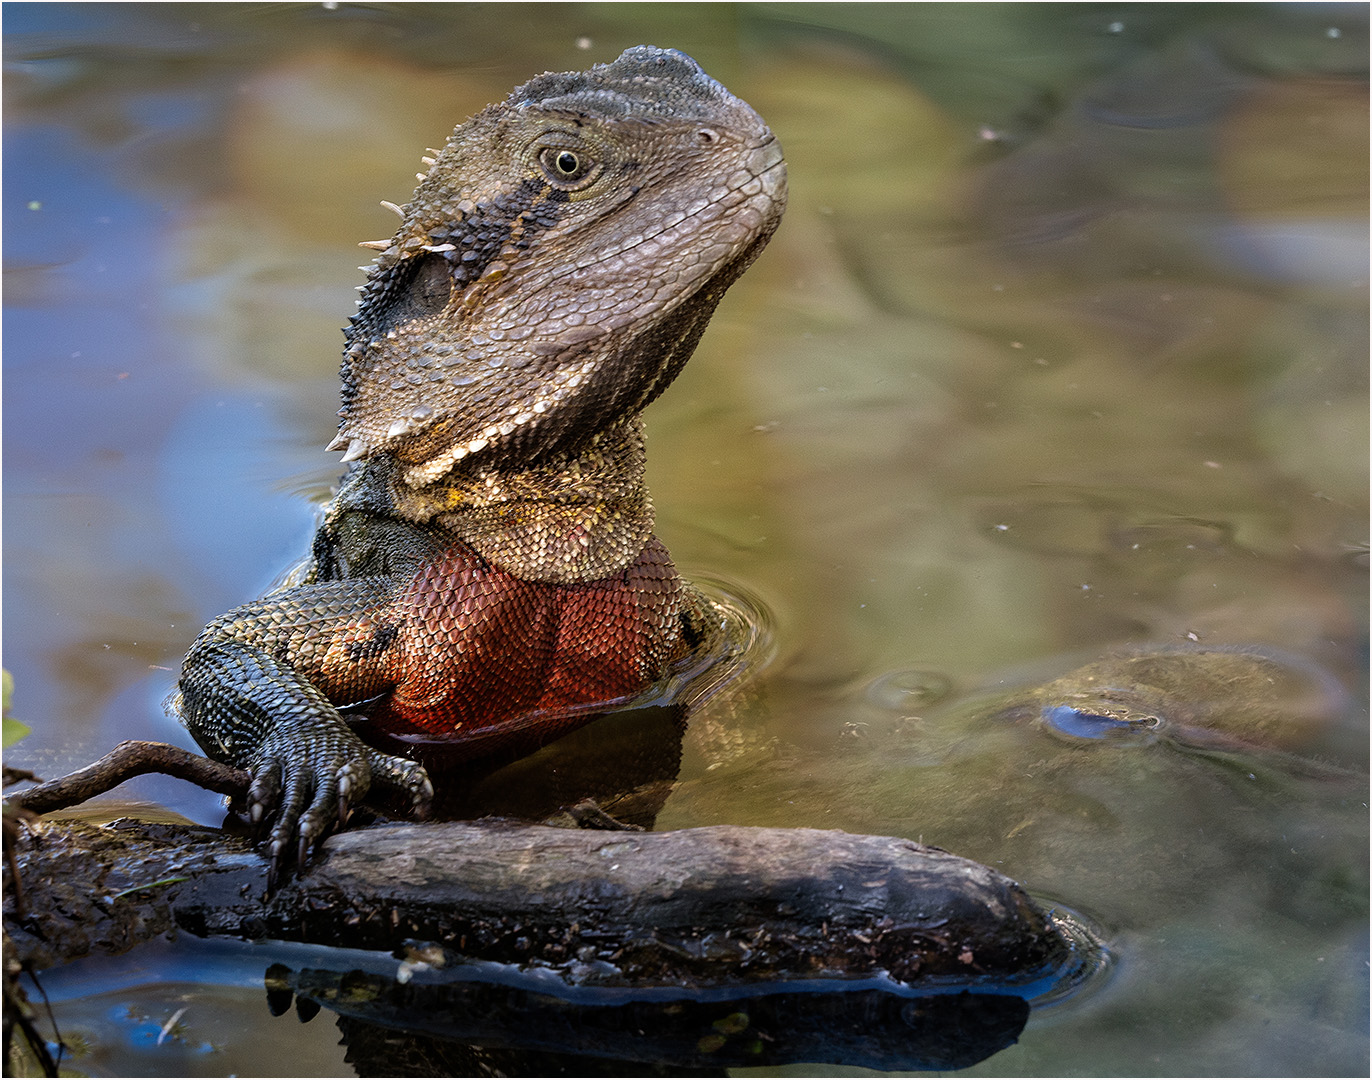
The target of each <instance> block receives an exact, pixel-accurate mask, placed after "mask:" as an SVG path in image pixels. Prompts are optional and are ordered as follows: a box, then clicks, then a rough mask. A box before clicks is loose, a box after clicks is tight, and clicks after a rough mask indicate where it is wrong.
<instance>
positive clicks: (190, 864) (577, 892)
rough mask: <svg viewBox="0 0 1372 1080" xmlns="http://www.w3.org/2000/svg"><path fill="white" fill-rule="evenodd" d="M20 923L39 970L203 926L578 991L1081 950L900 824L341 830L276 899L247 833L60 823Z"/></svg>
mask: <svg viewBox="0 0 1372 1080" xmlns="http://www.w3.org/2000/svg"><path fill="white" fill-rule="evenodd" d="M18 848H19V850H18V855H19V867H20V872H21V874H22V875H23V879H24V886H25V889H26V891H27V893H28V897H29V904H28V913H27V914H26V915H22V916H21V915H16V913H15V911H14V908H13V901H12V896H13V889H9V890H7V896H6V900H5V927H6V929H7V931H8V932H9V934H10V936H11V939H12V943H13V946H14V948H15V949H16V950H17V951H18V953H19V955H20V957H21V958H22V959H23V960H25V961H26V962H27V963H28V964H29V965H30V966H31V967H36V968H44V967H50V966H53V965H56V964H59V963H63V962H65V961H67V960H71V959H75V958H76V957H78V956H81V955H84V954H85V953H87V952H91V951H106V952H121V951H123V950H125V949H127V948H129V947H131V946H133V945H135V944H137V943H138V942H139V941H143V940H147V939H149V938H152V937H155V936H158V935H160V934H162V933H165V932H166V931H168V930H172V929H174V928H180V929H182V930H185V931H188V932H190V933H192V934H196V935H202V936H229V937H237V938H245V939H252V940H257V939H267V938H272V939H278V940H283V941H297V942H306V943H316V944H328V945H334V946H342V947H352V948H359V949H381V950H397V949H401V948H403V947H405V946H406V945H407V943H408V944H413V943H414V942H415V941H416V940H418V941H422V942H436V943H438V944H440V945H441V946H442V947H443V949H444V953H445V955H446V956H447V957H448V958H449V959H452V960H456V959H458V958H465V959H472V960H488V961H498V962H506V963H513V964H520V965H528V966H537V967H541V968H545V969H552V970H553V971H554V972H558V973H561V974H562V975H563V976H564V977H566V978H567V979H568V980H569V981H572V982H574V983H576V984H577V985H582V986H584V985H588V984H590V985H599V986H652V985H656V986H664V985H668V986H685V987H709V986H735V985H739V984H741V983H744V982H748V983H756V982H775V981H778V980H786V979H811V978H821V977H841V978H854V977H865V976H873V975H880V974H882V973H889V975H890V976H891V977H893V978H895V979H897V980H900V981H901V982H905V983H908V984H911V985H925V984H928V985H939V984H943V983H945V982H952V983H957V982H964V983H977V982H982V981H995V982H998V983H1001V984H1004V983H1010V984H1028V983H1029V982H1031V981H1033V980H1036V979H1039V978H1042V977H1043V976H1044V975H1045V974H1048V973H1050V972H1051V971H1053V970H1054V969H1056V968H1060V967H1061V966H1063V965H1064V964H1065V963H1067V962H1068V959H1069V957H1070V955H1071V953H1072V945H1071V944H1070V943H1069V942H1068V940H1067V938H1066V937H1065V936H1064V934H1063V933H1062V932H1061V931H1060V930H1059V928H1058V927H1057V926H1055V924H1054V922H1053V920H1052V919H1051V918H1050V917H1049V916H1048V915H1046V914H1045V913H1044V912H1043V911H1042V910H1041V909H1040V908H1038V907H1037V906H1036V905H1035V904H1034V903H1033V901H1031V900H1030V899H1029V898H1028V896H1026V895H1025V893H1024V892H1023V890H1022V889H1021V888H1020V887H1019V886H1018V885H1017V884H1015V883H1014V882H1013V881H1011V880H1010V879H1008V878H1006V877H1004V876H1002V875H1000V874H998V873H996V872H995V871H993V870H991V869H989V868H988V867H984V866H981V865H979V864H978V863H974V862H971V861H969V860H967V859H962V858H959V857H957V856H955V855H950V854H948V853H947V852H944V851H941V850H939V849H937V848H930V847H924V846H921V845H919V844H916V843H914V842H912V841H909V840H902V839H897V838H892V837H874V836H855V835H851V834H848V833H841V832H821V831H817V830H810V829H763V828H747V827H738V826H716V827H711V828H700V829H684V830H680V831H676V832H662V833H622V832H613V833H609V832H591V831H583V830H576V829H560V828H551V827H547V826H534V825H523V824H517V823H513V822H508V821H480V822H473V823H456V822H447V823H424V824H414V825H409V824H406V825H375V826H371V827H369V828H363V829H357V830H354V831H351V832H345V833H342V834H339V835H337V836H334V837H331V838H330V839H329V840H328V841H327V842H326V844H325V845H324V847H323V849H322V851H321V852H320V854H319V855H318V856H317V858H316V859H315V860H314V861H313V862H312V864H311V865H310V866H308V867H307V868H306V869H305V870H304V872H303V873H302V874H300V876H299V877H297V878H295V879H293V880H292V881H290V882H288V883H287V884H286V885H284V886H283V887H282V888H280V889H279V890H278V891H277V892H276V893H275V894H274V895H272V896H271V897H267V896H266V895H265V891H266V890H265V886H266V875H267V865H266V862H265V861H264V860H263V859H262V858H261V857H260V856H259V855H257V854H256V853H255V852H254V851H253V849H252V848H251V846H250V845H249V844H248V842H247V841H246V840H244V839H242V838H238V837H233V836H229V835H226V834H224V833H222V832H219V831H216V830H212V829H204V828H199V827H194V826H178V825H151V824H145V823H139V822H133V821H120V822H115V823H113V824H111V825H108V826H96V825H90V824H86V823H80V822H73V821H60V820H45V821H43V822H41V823H38V824H37V825H35V826H34V827H33V830H32V831H31V832H29V833H28V834H27V835H24V836H22V837H21V838H20V839H19V840H18Z"/></svg>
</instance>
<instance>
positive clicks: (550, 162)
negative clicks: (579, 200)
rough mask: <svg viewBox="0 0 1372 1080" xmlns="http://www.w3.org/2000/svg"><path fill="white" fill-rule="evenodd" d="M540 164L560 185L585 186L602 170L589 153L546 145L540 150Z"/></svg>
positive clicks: (548, 175)
mask: <svg viewBox="0 0 1372 1080" xmlns="http://www.w3.org/2000/svg"><path fill="white" fill-rule="evenodd" d="M538 164H539V166H540V167H541V168H542V169H543V174H544V175H545V176H547V178H548V179H549V180H551V181H552V182H553V183H554V184H555V185H557V186H558V187H585V186H586V184H588V183H590V181H591V180H592V179H594V178H595V176H596V174H597V173H598V172H599V171H600V170H599V165H598V163H597V162H596V161H595V160H594V159H593V158H591V157H590V156H589V155H587V154H584V153H578V152H577V151H575V150H568V149H566V148H559V147H555V146H546V147H544V148H543V149H542V150H540V151H539V152H538Z"/></svg>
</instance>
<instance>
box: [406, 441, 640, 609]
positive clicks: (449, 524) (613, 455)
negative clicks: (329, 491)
mask: <svg viewBox="0 0 1372 1080" xmlns="http://www.w3.org/2000/svg"><path fill="white" fill-rule="evenodd" d="M644 460H645V454H644V445H643V428H642V423H641V421H640V420H639V419H638V417H636V416H635V417H632V418H630V419H629V420H625V421H622V422H620V423H618V424H615V425H613V426H612V427H610V428H608V429H606V430H605V431H603V432H601V433H600V434H598V435H597V436H596V437H595V438H594V439H593V440H592V441H591V444H590V445H589V446H587V447H586V449H584V450H583V451H581V452H580V453H578V454H575V455H567V456H565V457H559V458H554V459H552V460H549V461H546V462H542V463H540V464H539V465H537V466H534V467H531V468H529V469H526V470H523V471H508V472H507V471H504V470H502V471H500V472H495V471H491V470H483V471H480V472H466V471H464V470H462V469H453V470H452V471H450V472H449V473H447V474H446V475H444V476H443V477H441V478H440V479H439V480H437V481H435V482H434V483H431V484H428V485H425V486H424V487H418V488H416V487H411V486H410V485H409V484H405V483H399V484H396V483H393V484H392V485H391V486H390V498H391V502H392V507H393V511H394V513H395V514H396V515H397V516H398V517H402V518H405V519H407V520H409V521H414V522H417V523H433V524H437V525H439V526H441V527H442V528H443V529H444V530H445V531H446V532H448V533H450V534H451V535H452V536H453V537H454V539H459V540H462V541H465V542H466V543H468V544H470V545H471V546H472V547H473V548H474V549H475V550H476V551H477V553H478V554H479V555H480V556H481V557H482V558H483V559H485V560H486V561H487V562H489V563H491V565H493V566H497V567H499V568H500V569H502V570H505V571H506V572H508V573H510V574H512V575H513V576H515V577H517V578H520V579H521V580H524V581H546V582H553V583H557V584H569V583H572V582H578V581H595V580H598V579H600V578H603V577H608V576H609V575H611V574H615V573H618V572H619V571H621V570H623V569H624V568H625V567H626V566H628V565H629V564H630V563H632V562H633V561H634V560H635V559H636V558H637V557H638V555H639V553H640V552H641V551H642V550H643V546H644V545H645V544H646V543H647V542H648V539H649V538H650V537H651V536H652V532H653V506H652V502H651V500H650V499H649V497H648V491H647V487H646V486H645V484H644V479H643V467H644Z"/></svg>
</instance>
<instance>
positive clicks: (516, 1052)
mask: <svg viewBox="0 0 1372 1080" xmlns="http://www.w3.org/2000/svg"><path fill="white" fill-rule="evenodd" d="M267 986H268V991H267V996H268V1003H269V1006H270V1007H271V1009H272V1012H273V1013H275V1014H277V1015H280V1014H281V1013H283V1012H285V1011H286V1009H288V1008H289V1007H290V1005H291V1002H292V998H293V997H294V1001H295V1005H296V1010H297V1013H298V1014H299V1015H300V1017H301V1020H302V1021H306V1020H310V1019H313V1017H314V1016H315V1014H316V1013H317V1012H318V1011H319V1008H320V1006H321V1005H322V1006H323V1007H324V1008H327V1009H330V1010H333V1011H335V1012H337V1013H338V1026H339V1029H340V1030H341V1031H342V1033H343V1039H344V1042H345V1044H346V1045H347V1047H348V1055H347V1060H348V1061H349V1062H350V1063H351V1064H352V1065H353V1066H354V1067H355V1068H356V1069H357V1072H358V1075H360V1076H373V1075H388V1076H445V1075H446V1076H498V1075H509V1076H531V1075H544V1076H560V1075H569V1076H631V1075H723V1072H724V1070H725V1069H730V1068H747V1067H757V1066H777V1065H786V1064H792V1063H798V1062H811V1063H834V1064H843V1065H847V1066H857V1067H862V1068H868V1069H881V1070H888V1071H889V1070H945V1069H961V1068H966V1067H967V1066H969V1065H973V1064H975V1063H977V1062H978V1061H982V1060H984V1059H986V1058H988V1057H990V1056H991V1055H992V1054H994V1053H996V1052H997V1051H999V1050H1002V1049H1004V1048H1005V1047H1007V1046H1010V1045H1011V1044H1013V1043H1014V1042H1015V1041H1016V1039H1017V1038H1018V1037H1019V1034H1020V1032H1021V1031H1022V1030H1023V1028H1024V1024H1025V1021H1026V1020H1027V1019H1028V1017H1029V1003H1028V1002H1027V1001H1026V1000H1025V999H1024V998H1021V997H1018V996H1014V995H1008V994H996V993H984V992H976V991H967V990H964V991H960V992H955V993H940V994H926V995H921V996H903V995H900V994H896V993H891V992H888V991H886V990H878V989H870V988H866V989H857V990H848V991H844V992H839V993H832V992H829V993H825V992H814V991H800V992H796V991H789V992H788V991H780V990H778V991H776V992H772V993H762V994H754V995H751V996H747V997H742V998H722V999H713V1000H700V999H680V998H676V999H668V1000H648V1001H644V1000H638V1001H632V1000H619V1001H609V1002H594V1003H592V1002H580V1001H570V1000H566V999H563V998H560V997H555V996H552V995H550V994H544V993H540V992H537V991H533V990H529V989H527V988H522V987H511V986H505V985H499V984H492V983H489V982H471V981H460V982H454V981H448V982H443V983H440V984H433V983H424V984H421V983H418V982H410V983H405V984H401V983H399V982H398V981H396V980H394V979H389V978H386V977H385V976H381V975H376V974H370V973H366V972H362V971H351V972H338V971H328V970H319V969H304V970H301V971H298V972H296V971H291V970H290V969H288V968H286V967H284V966H283V965H275V966H274V967H273V968H272V969H271V970H269V971H268V973H267Z"/></svg>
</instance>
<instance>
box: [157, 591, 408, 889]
mask: <svg viewBox="0 0 1372 1080" xmlns="http://www.w3.org/2000/svg"><path fill="white" fill-rule="evenodd" d="M393 589H394V581H393V579H391V578H389V577H372V578H361V579H354V580H349V581H330V582H323V583H319V584H313V585H304V586H300V587H297V588H292V589H286V590H283V591H281V592H278V593H274V594H272V595H270V596H268V597H265V598H264V599H262V600H259V601H256V602H254V603H251V604H246V605H244V606H242V607H239V608H236V609H234V610H233V611H230V612H229V613H228V614H226V615H223V616H221V617H220V618H219V619H216V620H215V621H214V622H213V623H211V624H210V625H209V626H207V627H206V628H205V630H204V631H202V632H201V634H200V636H199V637H198V638H197V639H196V641H195V643H194V644H193V645H192V646H191V650H190V652H189V653H188V654H187V656H186V660H185V662H184V664H183V665H182V669H181V679H180V684H179V686H180V694H181V702H180V709H181V714H182V719H183V720H184V722H185V724H186V726H187V728H188V729H189V730H190V732H191V734H192V735H193V736H195V739H196V741H197V742H198V743H199V744H200V745H201V747H202V748H203V749H204V750H205V752H206V753H207V754H208V755H209V756H210V757H212V758H215V759H217V760H220V761H225V762H227V763H229V764H231V765H234V766H236V767H238V768H243V769H247V770H248V771H249V773H250V774H251V775H252V784H251V787H250V788H249V791H248V812H249V816H250V818H251V820H252V821H253V822H254V823H255V824H260V823H262V822H264V821H266V820H268V819H270V818H271V817H272V816H273V815H274V816H275V820H274V822H273V823H272V826H271V832H270V837H269V842H270V854H271V862H272V878H273V880H274V879H275V878H276V877H277V875H278V873H279V871H280V870H281V868H282V867H283V866H284V865H285V864H286V862H288V861H289V859H290V858H291V856H292V855H294V856H295V857H296V858H298V859H300V860H301V861H302V862H303V860H304V858H305V857H306V855H307V854H308V852H309V849H310V848H311V847H312V846H314V845H315V844H317V843H318V842H319V841H320V840H322V839H323V838H324V837H325V836H327V835H328V834H329V832H330V831H332V830H333V828H335V827H336V826H338V825H340V824H342V823H343V821H345V820H346V818H347V815H348V809H349V807H350V806H351V805H353V804H355V803H357V802H358V801H360V800H361V799H362V798H363V797H364V796H365V795H366V794H367V791H368V789H369V788H370V787H371V786H372V785H373V784H376V785H379V786H383V787H388V788H390V789H392V790H395V791H397V792H399V793H400V794H401V795H402V796H403V797H406V798H408V800H409V801H410V803H411V805H412V806H413V807H414V808H415V809H416V810H420V811H422V810H423V809H425V808H426V807H427V805H428V802H429V800H430V799H431V798H432V795H433V787H432V785H431V784H430V782H429V778H428V776H427V774H426V773H425V771H424V769H423V767H422V766H420V765H418V764H416V763H415V762H412V761H408V760H406V759H404V758H399V757H391V756H390V755H387V754H383V753H381V752H380V751H378V750H375V749H373V748H372V747H370V746H368V745H367V744H366V743H364V742H363V741H362V740H361V739H359V738H358V737H357V736H356V735H355V734H354V733H353V732H352V730H351V729H350V728H349V727H348V724H347V721H345V720H344V719H343V716H342V714H341V713H340V712H339V709H338V705H339V704H344V705H346V704H348V703H351V702H355V701H361V700H365V699H367V698H371V697H374V696H376V695H377V694H381V693H384V692H386V691H387V690H389V689H390V688H391V686H392V685H393V683H394V674H393V668H394V662H393V659H392V656H391V654H392V652H393V651H394V650H393V646H394V644H395V643H396V640H397V638H398V637H399V636H400V628H399V627H398V626H396V625H395V624H394V623H392V622H390V621H388V619H387V602H388V600H390V599H391V597H392V593H393Z"/></svg>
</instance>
